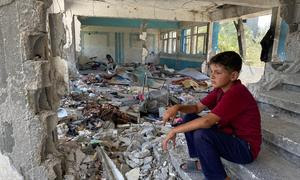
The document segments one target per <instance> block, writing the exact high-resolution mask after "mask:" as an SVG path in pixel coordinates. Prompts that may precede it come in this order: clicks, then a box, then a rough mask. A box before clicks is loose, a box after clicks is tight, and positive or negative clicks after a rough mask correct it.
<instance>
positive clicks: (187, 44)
mask: <svg viewBox="0 0 300 180" xmlns="http://www.w3.org/2000/svg"><path fill="white" fill-rule="evenodd" d="M191 34H192V28H186V29H183V36H182V46H183V47H182V52H183V53H184V54H191V44H192V43H191V39H192V36H191Z"/></svg>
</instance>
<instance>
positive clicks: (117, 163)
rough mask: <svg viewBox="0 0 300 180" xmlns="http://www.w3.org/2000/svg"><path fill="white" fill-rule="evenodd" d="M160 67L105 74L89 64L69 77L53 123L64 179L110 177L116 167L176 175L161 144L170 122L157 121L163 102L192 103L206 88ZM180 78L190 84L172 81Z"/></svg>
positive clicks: (137, 175) (127, 172)
mask: <svg viewBox="0 0 300 180" xmlns="http://www.w3.org/2000/svg"><path fill="white" fill-rule="evenodd" d="M159 68H161V69H159ZM195 71H196V70H195ZM163 72H164V67H161V66H158V65H156V66H152V67H151V68H150V67H149V66H143V65H138V64H130V65H127V66H122V67H119V69H117V70H116V74H114V75H110V76H109V75H108V74H107V73H106V72H105V71H103V69H101V68H100V67H97V68H96V69H95V68H94V67H91V68H90V69H89V70H84V71H81V74H82V75H81V76H80V77H79V79H73V80H71V81H70V94H69V95H68V96H65V97H64V98H62V100H61V105H60V108H59V109H58V111H57V114H58V117H59V122H58V125H57V127H56V128H57V133H58V138H59V140H58V141H59V150H60V152H62V154H63V155H64V156H65V159H66V160H65V162H64V163H65V167H66V169H65V172H66V174H65V176H64V177H65V178H69V179H72V178H73V179H77V178H79V179H90V178H91V179H101V178H108V179H110V178H111V176H114V175H113V174H118V173H116V172H120V173H121V174H122V178H125V177H126V178H127V179H132V180H135V179H180V178H179V177H178V176H177V174H176V171H175V169H174V167H173V165H172V164H171V163H170V158H169V155H168V153H166V152H163V150H162V147H161V142H162V140H163V138H164V136H165V135H166V133H167V132H168V131H169V130H170V128H171V126H170V125H167V126H162V125H161V123H160V121H159V120H160V118H161V116H162V113H163V110H164V109H165V108H166V106H168V105H172V104H175V103H179V102H180V103H195V102H196V101H197V99H199V98H200V97H201V96H204V95H205V94H207V92H208V90H209V87H208V84H207V82H205V81H204V80H203V81H201V80H199V79H198V80H196V79H192V78H191V77H188V76H184V75H176V72H175V73H171V72H168V73H166V74H164V73H163ZM145 74H146V75H147V77H148V79H145V78H147V77H146V76H145ZM153 75H155V77H153ZM162 76H163V77H164V79H162ZM149 77H150V78H149ZM185 80H189V81H192V82H193V84H192V85H190V86H186V85H184V84H181V83H178V82H180V81H181V82H182V81H185ZM205 80H206V79H205ZM143 86H144V87H143ZM153 87H154V88H153ZM145 104H146V105H145ZM99 148H100V149H103V150H104V153H102V152H101V150H99ZM104 154H105V155H104ZM106 156H108V158H106ZM103 159H107V160H105V161H104V160H103ZM109 162H113V165H110V163H109ZM114 171H115V173H114ZM117 176H119V175H117ZM122 178H121V179H122ZM117 179H119V178H117Z"/></svg>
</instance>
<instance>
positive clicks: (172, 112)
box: [163, 102, 206, 124]
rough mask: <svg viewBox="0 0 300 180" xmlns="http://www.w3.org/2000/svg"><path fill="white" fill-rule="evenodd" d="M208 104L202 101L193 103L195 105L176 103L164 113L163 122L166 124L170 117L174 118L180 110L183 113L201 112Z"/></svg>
mask: <svg viewBox="0 0 300 180" xmlns="http://www.w3.org/2000/svg"><path fill="white" fill-rule="evenodd" d="M205 107H206V106H205V105H203V104H202V103H201V102H199V103H198V104H193V105H179V104H177V105H175V106H172V107H170V108H168V110H167V111H166V112H165V113H164V116H163V124H166V122H167V121H169V119H170V118H171V119H172V118H174V117H175V116H176V113H177V112H178V111H180V112H183V113H199V112H201V111H202V110H203V109H204V108H205Z"/></svg>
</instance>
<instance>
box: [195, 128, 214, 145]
mask: <svg viewBox="0 0 300 180" xmlns="http://www.w3.org/2000/svg"><path fill="white" fill-rule="evenodd" d="M213 133H214V131H213V130H212V129H211V128H207V129H198V130H195V131H194V133H193V139H194V141H195V142H201V141H207V140H210V139H211V138H212V137H213Z"/></svg>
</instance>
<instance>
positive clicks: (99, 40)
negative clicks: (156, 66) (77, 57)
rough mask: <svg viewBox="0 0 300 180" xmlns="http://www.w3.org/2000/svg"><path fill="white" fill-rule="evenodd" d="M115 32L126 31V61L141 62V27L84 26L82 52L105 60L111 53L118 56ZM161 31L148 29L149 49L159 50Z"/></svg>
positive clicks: (124, 46)
mask: <svg viewBox="0 0 300 180" xmlns="http://www.w3.org/2000/svg"><path fill="white" fill-rule="evenodd" d="M115 33H124V36H123V38H124V39H123V41H124V43H123V44H124V45H123V47H122V48H124V49H123V52H124V61H123V62H124V63H130V62H141V59H142V42H141V41H140V40H139V33H140V31H139V29H137V28H118V27H99V26H88V27H82V31H81V43H80V44H81V54H82V55H84V56H87V57H95V56H97V57H98V59H100V60H103V61H105V55H106V54H111V55H112V57H113V58H115V57H116V43H120V42H118V41H116V37H115ZM158 38H159V31H158V30H156V29H147V48H148V49H149V51H154V52H156V53H157V52H158V51H159V50H158V43H159V42H158V41H159V39H158Z"/></svg>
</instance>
